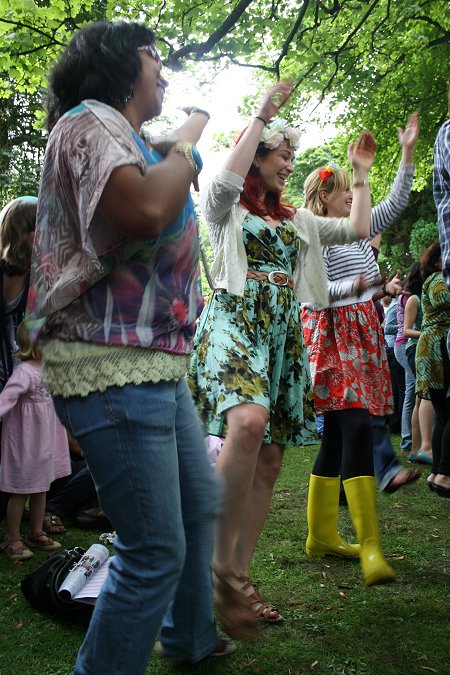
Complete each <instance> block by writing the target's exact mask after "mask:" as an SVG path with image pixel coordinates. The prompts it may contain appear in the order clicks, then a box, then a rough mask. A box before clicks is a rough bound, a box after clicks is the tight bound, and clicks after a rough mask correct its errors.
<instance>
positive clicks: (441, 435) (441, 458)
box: [430, 389, 450, 476]
mask: <svg viewBox="0 0 450 675" xmlns="http://www.w3.org/2000/svg"><path fill="white" fill-rule="evenodd" d="M446 393H447V392H446V390H444V389H430V396H431V402H432V404H433V408H434V412H435V413H436V416H435V421H434V427H433V435H432V437H431V447H432V448H433V467H432V472H433V473H442V474H443V475H444V476H450V401H449V399H447V398H446V396H445V395H446Z"/></svg>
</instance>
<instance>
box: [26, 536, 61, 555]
mask: <svg viewBox="0 0 450 675" xmlns="http://www.w3.org/2000/svg"><path fill="white" fill-rule="evenodd" d="M26 542H27V544H28V546H31V547H32V548H38V549H40V550H41V551H58V550H59V549H60V548H62V547H61V544H60V543H59V541H53V539H50V537H47V535H46V534H45V532H34V533H31V532H28V536H27V538H26Z"/></svg>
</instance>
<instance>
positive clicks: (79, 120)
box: [28, 101, 203, 354]
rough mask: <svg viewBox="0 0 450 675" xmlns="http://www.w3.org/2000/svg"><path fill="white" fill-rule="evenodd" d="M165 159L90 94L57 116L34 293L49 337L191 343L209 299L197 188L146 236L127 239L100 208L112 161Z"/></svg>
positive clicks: (170, 345) (179, 349) (172, 345)
mask: <svg viewBox="0 0 450 675" xmlns="http://www.w3.org/2000/svg"><path fill="white" fill-rule="evenodd" d="M161 161H162V157H161V156H160V155H159V154H158V153H157V152H155V151H154V150H153V149H151V148H147V147H146V146H145V144H144V143H143V141H142V140H141V139H140V138H139V136H138V135H137V134H135V132H133V129H132V128H131V126H130V125H129V123H128V122H127V121H126V119H125V118H124V117H123V116H122V115H121V114H120V113H119V112H118V111H117V110H114V109H113V108H111V107H110V106H107V105H105V104H102V103H99V102H97V101H86V102H84V103H82V104H81V105H80V106H77V107H76V108H74V109H72V110H71V111H69V112H68V113H67V114H66V115H64V116H63V117H62V118H61V119H60V120H59V121H58V123H57V124H56V126H55V128H54V129H53V131H52V133H51V134H50V138H49V143H48V146H47V150H46V156H45V162H44V169H43V175H42V181H41V189H40V193H39V206H38V214H37V229H36V236H35V244H34V251H35V252H34V257H33V264H32V283H31V286H30V293H29V301H28V308H29V311H30V313H31V318H32V320H35V321H37V324H39V319H41V323H43V321H45V328H44V329H43V331H42V337H43V338H45V339H48V338H53V339H55V338H56V339H59V340H64V341H68V342H77V341H82V342H88V343H92V344H98V345H110V346H118V347H120V346H130V347H144V348H150V349H156V350H161V351H165V352H169V353H173V354H185V353H188V352H189V351H190V341H191V338H192V336H193V333H194V325H195V321H196V319H197V317H198V315H199V313H200V310H201V307H202V306H203V303H202V299H201V296H200V294H199V290H198V283H197V281H198V274H199V267H198V232H197V225H196V222H195V218H194V208H193V204H192V200H191V197H190V196H189V197H188V199H187V200H186V202H185V204H184V206H183V208H182V209H181V210H180V213H179V214H178V216H177V217H176V218H175V219H174V221H173V222H172V223H171V224H170V225H169V226H168V227H167V228H166V229H165V230H164V232H163V233H162V234H161V235H160V236H159V237H156V238H154V239H149V240H145V241H137V240H132V239H129V238H127V237H126V236H125V235H124V234H123V232H122V230H121V229H120V228H117V227H115V226H114V225H113V224H112V223H109V222H107V221H106V220H105V219H104V218H103V217H102V214H101V212H100V211H99V209H98V208H97V206H98V203H99V199H100V197H101V195H102V192H103V190H104V187H105V185H106V183H107V181H108V178H109V176H110V175H111V173H112V171H113V170H114V169H116V168H117V167H119V166H123V165H136V166H137V167H138V168H139V170H140V171H141V172H142V173H143V172H144V171H145V167H146V165H151V164H157V163H159V162H161ZM42 320H43V321H42ZM35 332H36V330H35Z"/></svg>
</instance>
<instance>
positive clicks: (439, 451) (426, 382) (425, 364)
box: [416, 242, 450, 497]
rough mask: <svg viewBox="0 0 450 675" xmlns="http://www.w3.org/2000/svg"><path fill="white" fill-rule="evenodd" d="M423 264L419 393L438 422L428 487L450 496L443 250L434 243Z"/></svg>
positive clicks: (449, 367)
mask: <svg viewBox="0 0 450 675" xmlns="http://www.w3.org/2000/svg"><path fill="white" fill-rule="evenodd" d="M420 262H421V265H422V277H423V279H424V283H423V288H422V307H423V321H422V328H421V332H420V337H419V341H418V343H417V350H416V391H417V395H418V396H419V397H420V398H423V399H428V400H431V402H432V404H433V408H434V412H435V423H434V427H433V435H432V438H431V446H432V450H433V465H432V469H431V471H432V472H431V474H430V476H429V477H428V487H429V488H430V489H431V490H432V491H434V492H436V493H437V494H439V495H440V496H441V497H450V406H449V400H448V399H447V398H446V395H447V390H448V388H449V386H450V364H449V358H448V352H447V346H446V339H447V333H448V331H449V330H450V293H449V291H448V290H447V287H446V285H445V282H444V277H443V276H442V258H441V247H440V245H439V243H437V242H436V243H435V244H431V246H429V247H428V248H427V250H426V251H425V253H424V254H423V256H422V257H421V259H420Z"/></svg>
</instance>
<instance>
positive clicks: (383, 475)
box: [370, 415, 402, 490]
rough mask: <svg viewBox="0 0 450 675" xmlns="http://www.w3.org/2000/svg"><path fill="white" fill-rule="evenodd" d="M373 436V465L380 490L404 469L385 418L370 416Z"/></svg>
mask: <svg viewBox="0 0 450 675" xmlns="http://www.w3.org/2000/svg"><path fill="white" fill-rule="evenodd" d="M370 424H371V426H372V436H373V464H374V468H375V475H376V477H377V479H378V486H379V488H380V490H384V488H385V487H386V486H387V485H388V484H389V483H390V482H391V480H392V479H393V478H395V476H396V475H397V474H398V473H399V472H400V471H401V469H402V467H401V465H400V463H399V462H398V460H397V457H396V456H395V452H394V448H393V447H392V443H391V439H390V436H389V433H388V430H387V428H386V425H385V420H384V417H379V416H378V415H370Z"/></svg>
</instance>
